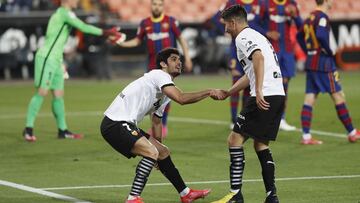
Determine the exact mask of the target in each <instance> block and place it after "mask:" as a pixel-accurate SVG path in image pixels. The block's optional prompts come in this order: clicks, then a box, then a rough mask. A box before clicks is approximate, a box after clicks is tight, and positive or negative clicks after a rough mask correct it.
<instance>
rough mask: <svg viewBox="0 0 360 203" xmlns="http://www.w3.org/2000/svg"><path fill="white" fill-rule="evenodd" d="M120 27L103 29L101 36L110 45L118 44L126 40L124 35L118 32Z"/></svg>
mask: <svg viewBox="0 0 360 203" xmlns="http://www.w3.org/2000/svg"><path fill="white" fill-rule="evenodd" d="M119 30H120V27H112V28H110V29H103V33H102V36H104V37H107V39H108V40H109V41H110V43H111V44H113V45H114V44H120V43H122V42H124V41H125V40H126V34H125V33H122V32H119Z"/></svg>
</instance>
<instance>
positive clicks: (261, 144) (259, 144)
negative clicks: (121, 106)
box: [254, 140, 269, 152]
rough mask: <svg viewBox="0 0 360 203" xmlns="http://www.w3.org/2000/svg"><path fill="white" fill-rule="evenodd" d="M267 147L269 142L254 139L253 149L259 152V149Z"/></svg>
mask: <svg viewBox="0 0 360 203" xmlns="http://www.w3.org/2000/svg"><path fill="white" fill-rule="evenodd" d="M268 148H269V142H268V141H267V142H263V141H261V142H260V141H256V140H255V141H254V149H255V151H257V152H259V151H263V150H265V149H268Z"/></svg>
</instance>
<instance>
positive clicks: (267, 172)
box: [256, 149, 276, 193]
mask: <svg viewBox="0 0 360 203" xmlns="http://www.w3.org/2000/svg"><path fill="white" fill-rule="evenodd" d="M256 153H257V156H258V158H259V161H260V164H261V168H262V176H263V180H264V185H265V189H266V192H267V193H268V192H272V193H276V187H275V162H274V160H273V158H272V156H271V152H270V149H265V150H262V151H259V152H256Z"/></svg>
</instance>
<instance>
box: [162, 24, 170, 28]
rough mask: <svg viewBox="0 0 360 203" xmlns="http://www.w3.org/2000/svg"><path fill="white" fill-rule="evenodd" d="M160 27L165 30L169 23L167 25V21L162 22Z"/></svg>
mask: <svg viewBox="0 0 360 203" xmlns="http://www.w3.org/2000/svg"><path fill="white" fill-rule="evenodd" d="M161 27H162V28H163V29H165V30H167V29H169V27H170V25H169V23H162V24H161Z"/></svg>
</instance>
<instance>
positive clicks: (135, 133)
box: [131, 130, 139, 136]
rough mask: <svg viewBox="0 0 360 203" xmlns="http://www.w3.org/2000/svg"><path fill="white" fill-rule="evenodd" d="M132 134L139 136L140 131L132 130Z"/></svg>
mask: <svg viewBox="0 0 360 203" xmlns="http://www.w3.org/2000/svg"><path fill="white" fill-rule="evenodd" d="M131 134H132V135H134V136H138V135H139V133H138V132H137V131H136V130H134V131H132V132H131Z"/></svg>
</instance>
